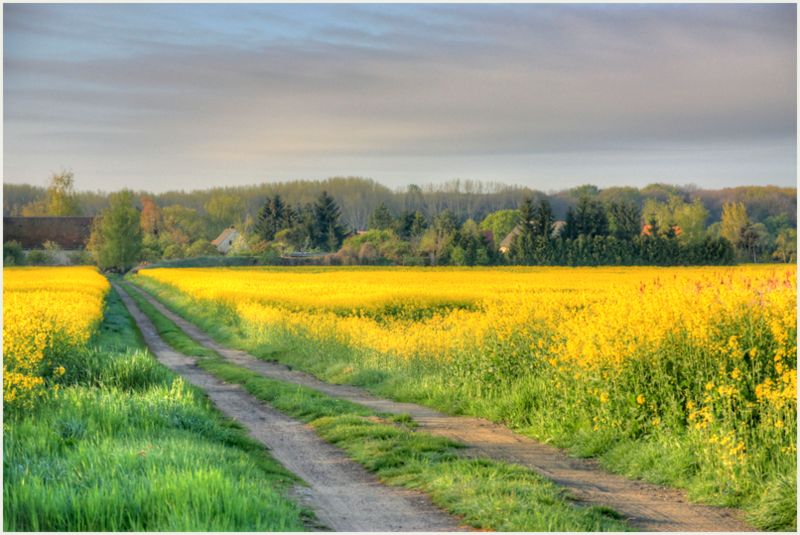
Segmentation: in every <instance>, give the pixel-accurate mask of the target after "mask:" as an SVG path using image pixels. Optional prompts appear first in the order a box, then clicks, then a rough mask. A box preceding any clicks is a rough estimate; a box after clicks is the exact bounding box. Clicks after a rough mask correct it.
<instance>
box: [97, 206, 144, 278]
mask: <svg viewBox="0 0 800 535" xmlns="http://www.w3.org/2000/svg"><path fill="white" fill-rule="evenodd" d="M133 199H134V197H133V193H132V192H131V191H128V190H123V191H121V192H119V193H113V194H111V195H110V196H109V207H108V208H107V209H106V210H104V211H103V213H102V214H101V215H100V216H99V217H97V218H96V219H95V222H94V225H93V228H92V234H91V236H90V238H89V244H90V249H91V251H92V253H93V254H94V255H95V259H96V260H97V265H98V266H99V267H100V269H102V270H104V271H108V270H111V271H118V272H125V271H127V270H128V269H129V268H130V267H132V266H133V265H134V264H135V263H136V261H137V260H139V254H140V253H141V250H142V227H141V224H140V219H141V214H140V213H139V210H137V209H136V207H135V206H134V204H133Z"/></svg>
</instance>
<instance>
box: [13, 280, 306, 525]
mask: <svg viewBox="0 0 800 535" xmlns="http://www.w3.org/2000/svg"><path fill="white" fill-rule="evenodd" d="M70 358H71V360H70V361H68V362H66V363H65V368H66V369H67V372H66V374H65V376H64V377H63V382H62V384H61V386H62V388H61V390H60V391H59V393H58V395H56V396H52V397H51V399H49V400H47V401H46V402H44V403H43V404H42V405H40V406H38V407H37V408H36V409H34V410H33V411H31V412H29V413H28V414H25V415H22V416H20V417H18V418H13V419H9V418H7V419H6V421H5V422H4V425H3V428H4V433H3V446H4V449H3V476H4V479H3V528H4V530H7V531H302V530H304V529H305V522H304V520H307V519H308V517H309V515H310V513H309V512H308V511H305V510H303V509H301V508H299V507H298V506H297V505H295V504H294V503H293V502H291V501H290V500H288V499H287V498H286V497H285V492H286V490H288V488H289V486H290V485H293V484H295V483H297V479H296V478H295V477H294V476H293V475H292V474H290V473H289V472H287V471H286V470H285V469H284V468H283V467H282V466H280V464H278V463H277V462H276V461H275V460H274V459H272V458H271V457H270V456H269V455H268V454H267V453H266V451H265V450H264V448H263V447H262V446H261V445H260V444H259V443H257V442H256V441H254V440H253V439H251V438H249V437H248V436H247V435H246V433H245V432H244V431H243V430H242V429H241V428H240V427H239V426H238V425H236V424H235V423H234V422H233V421H231V420H229V419H227V418H224V417H223V416H222V415H221V414H220V413H219V412H217V411H216V409H214V408H213V406H212V405H211V404H210V402H208V400H207V399H206V398H205V396H204V395H203V393H202V392H201V391H199V390H198V389H196V388H194V387H192V386H191V385H188V384H187V383H185V382H184V381H183V379H182V378H180V377H178V376H177V375H175V374H173V373H172V372H170V371H169V370H167V369H166V368H165V367H163V366H161V365H160V364H159V363H158V362H157V361H156V360H155V359H153V357H152V356H151V355H150V354H149V353H148V352H147V351H146V350H145V349H144V346H143V344H142V340H141V335H140V334H139V333H138V330H137V329H136V327H135V325H134V323H133V321H132V318H131V317H130V316H129V315H128V312H127V310H126V309H125V307H124V305H123V304H122V302H121V300H120V298H119V297H118V296H117V295H116V293H115V292H114V291H111V292H110V293H109V295H108V298H107V304H106V310H105V317H104V320H103V323H102V325H101V327H100V329H99V332H98V334H97V336H96V339H95V340H94V341H93V342H92V344H91V346H90V348H87V350H86V351H83V352H79V353H76V354H75V355H72V356H71V357H70Z"/></svg>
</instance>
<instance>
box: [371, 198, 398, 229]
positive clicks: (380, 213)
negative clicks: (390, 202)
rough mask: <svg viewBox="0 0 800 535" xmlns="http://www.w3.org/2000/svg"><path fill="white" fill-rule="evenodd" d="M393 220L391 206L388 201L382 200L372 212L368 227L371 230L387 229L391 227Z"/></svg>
mask: <svg viewBox="0 0 800 535" xmlns="http://www.w3.org/2000/svg"><path fill="white" fill-rule="evenodd" d="M392 221H393V218H392V212H390V211H389V207H388V206H386V203H383V202H382V203H380V204H379V205H378V207H377V208H375V210H374V211H373V212H372V214H370V216H369V223H368V228H369V229H370V230H372V229H377V230H386V229H388V228H391V226H392Z"/></svg>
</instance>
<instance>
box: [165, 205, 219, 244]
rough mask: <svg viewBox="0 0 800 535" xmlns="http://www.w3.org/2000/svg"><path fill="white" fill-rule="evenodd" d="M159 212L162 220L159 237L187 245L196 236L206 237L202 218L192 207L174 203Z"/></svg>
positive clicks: (196, 237)
mask: <svg viewBox="0 0 800 535" xmlns="http://www.w3.org/2000/svg"><path fill="white" fill-rule="evenodd" d="M161 214H162V216H163V221H164V232H162V235H161V238H162V239H163V240H165V241H166V242H171V243H177V244H180V245H187V244H189V243H190V242H193V241H195V240H196V239H198V238H203V237H208V236H206V235H205V232H204V231H203V230H204V225H203V218H202V217H201V216H200V214H199V213H198V212H197V210H195V209H194V208H187V207H185V206H181V205H180V204H174V205H172V206H167V207H166V208H164V209H163V210H162V211H161ZM215 237H216V236H215Z"/></svg>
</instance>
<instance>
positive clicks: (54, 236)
mask: <svg viewBox="0 0 800 535" xmlns="http://www.w3.org/2000/svg"><path fill="white" fill-rule="evenodd" d="M93 220H94V218H93V217H4V218H3V243H5V242H7V241H11V240H14V241H18V242H19V243H21V244H22V248H23V249H40V248H41V247H42V245H43V244H44V242H46V241H52V242H55V243H57V244H58V245H59V246H60V247H61V248H62V249H83V248H84V247H86V242H87V241H88V240H89V235H90V234H91V232H92V221H93Z"/></svg>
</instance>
